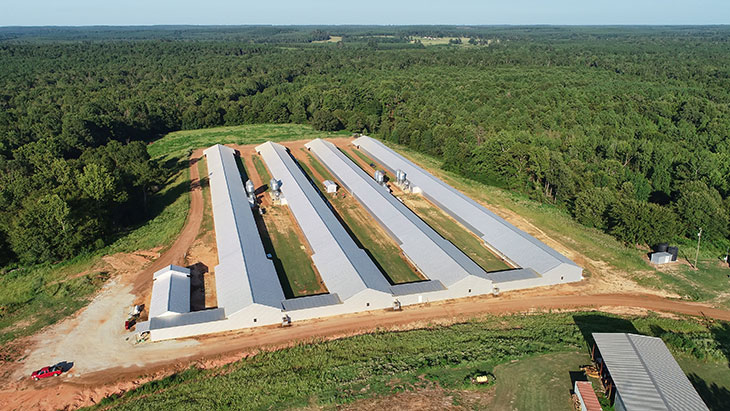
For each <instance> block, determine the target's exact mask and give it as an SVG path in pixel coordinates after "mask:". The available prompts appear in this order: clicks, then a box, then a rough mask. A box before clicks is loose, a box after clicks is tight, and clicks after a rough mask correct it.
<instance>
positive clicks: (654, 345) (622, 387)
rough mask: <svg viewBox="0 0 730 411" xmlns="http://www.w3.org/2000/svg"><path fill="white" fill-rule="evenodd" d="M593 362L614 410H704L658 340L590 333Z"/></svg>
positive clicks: (617, 334)
mask: <svg viewBox="0 0 730 411" xmlns="http://www.w3.org/2000/svg"><path fill="white" fill-rule="evenodd" d="M593 339H594V340H595V345H594V347H593V353H592V355H593V359H594V361H596V363H597V364H598V367H599V374H600V377H601V382H602V383H603V385H604V386H605V387H606V395H607V396H608V397H609V398H610V399H611V401H612V402H613V406H614V409H616V410H617V411H624V410H629V411H630V410H641V411H645V410H707V409H708V408H707V405H705V403H704V402H703V401H702V398H701V397H700V395H699V394H698V393H697V391H696V390H695V388H694V387H693V386H692V383H691V382H690V381H689V379H688V378H687V376H686V375H685V374H684V371H682V369H681V368H680V367H679V364H677V361H676V360H675V359H674V357H673V356H672V354H671V353H670V352H669V349H667V346H666V345H665V344H664V341H662V339H661V338H657V337H648V336H645V335H637V334H625V333H593Z"/></svg>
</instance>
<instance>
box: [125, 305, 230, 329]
mask: <svg viewBox="0 0 730 411" xmlns="http://www.w3.org/2000/svg"><path fill="white" fill-rule="evenodd" d="M224 318H225V311H224V309H223V308H211V309H208V310H201V311H191V312H189V313H184V314H173V315H167V316H164V317H153V318H150V320H149V321H146V323H147V324H145V325H144V326H143V327H142V329H140V328H137V332H142V331H147V330H159V329H161V328H169V327H181V326H184V325H191V324H200V323H207V322H210V321H219V320H223V319H224Z"/></svg>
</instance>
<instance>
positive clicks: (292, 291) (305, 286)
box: [262, 206, 327, 298]
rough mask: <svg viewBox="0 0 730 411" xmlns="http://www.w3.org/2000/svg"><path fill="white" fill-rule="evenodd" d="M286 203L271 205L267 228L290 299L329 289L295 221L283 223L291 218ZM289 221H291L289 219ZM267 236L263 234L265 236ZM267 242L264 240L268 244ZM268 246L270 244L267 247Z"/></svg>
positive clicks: (286, 293) (276, 264)
mask: <svg viewBox="0 0 730 411" xmlns="http://www.w3.org/2000/svg"><path fill="white" fill-rule="evenodd" d="M283 207H285V206H273V207H268V208H267V209H266V210H267V215H266V216H265V217H264V219H265V220H266V221H267V224H266V228H267V232H268V238H269V240H270V249H268V250H267V252H269V253H271V254H272V256H273V258H272V260H273V262H274V266H275V267H276V271H277V274H278V275H279V281H280V282H281V285H282V288H283V289H284V294H285V295H286V297H287V298H293V297H302V296H305V295H314V294H321V293H324V292H327V290H326V289H325V288H324V287H323V286H322V284H321V283H320V280H319V276H317V274H316V273H315V272H314V268H313V266H312V259H311V257H310V256H309V254H308V253H307V251H306V248H304V245H303V244H302V240H301V239H300V238H299V236H298V235H297V233H296V231H294V230H295V227H293V224H295V223H294V222H293V221H292V222H291V223H289V225H287V226H286V227H281V224H284V222H285V221H286V220H288V219H290V218H291V217H290V216H289V215H288V213H289V212H288V210H285V209H284V208H283ZM287 223H288V222H287ZM262 237H263V236H262ZM266 243H267V242H266V241H264V245H265V246H266V245H267V244H266ZM265 248H266V247H265Z"/></svg>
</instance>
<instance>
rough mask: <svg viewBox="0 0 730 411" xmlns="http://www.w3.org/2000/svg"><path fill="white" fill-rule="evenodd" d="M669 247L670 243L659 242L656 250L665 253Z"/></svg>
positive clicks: (655, 247)
mask: <svg viewBox="0 0 730 411" xmlns="http://www.w3.org/2000/svg"><path fill="white" fill-rule="evenodd" d="M667 247H669V244H667V243H659V244H657V245H655V246H654V251H656V252H657V253H664V252H666V251H667Z"/></svg>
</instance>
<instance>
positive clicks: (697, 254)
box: [695, 227, 702, 270]
mask: <svg viewBox="0 0 730 411" xmlns="http://www.w3.org/2000/svg"><path fill="white" fill-rule="evenodd" d="M700 240H702V227H700V232H699V233H697V253H696V254H695V270H696V269H697V259H699V258H700Z"/></svg>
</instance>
